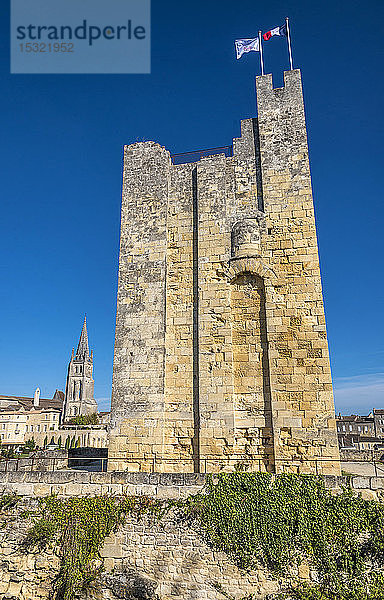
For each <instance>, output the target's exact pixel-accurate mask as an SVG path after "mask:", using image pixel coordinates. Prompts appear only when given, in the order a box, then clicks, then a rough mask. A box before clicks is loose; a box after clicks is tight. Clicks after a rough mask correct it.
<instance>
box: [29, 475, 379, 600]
mask: <svg viewBox="0 0 384 600" xmlns="http://www.w3.org/2000/svg"><path fill="white" fill-rule="evenodd" d="M171 507H175V508H176V509H177V510H178V512H179V515H180V516H182V517H183V518H184V519H185V520H186V521H187V522H188V521H189V522H193V523H194V524H195V525H196V524H198V526H199V529H200V530H201V532H202V533H203V535H204V536H205V537H206V539H207V540H208V541H209V543H211V544H212V546H214V547H216V548H217V549H220V550H223V551H224V552H226V553H227V554H228V555H230V556H231V557H232V559H233V560H235V561H236V563H237V564H238V565H239V566H240V567H241V568H243V569H245V570H247V569H250V568H253V567H257V566H259V565H264V566H265V567H267V568H268V569H269V570H270V571H271V572H272V573H273V574H274V575H275V576H276V577H281V578H283V579H286V577H287V575H288V571H289V567H291V566H292V565H295V564H296V565H299V564H300V563H302V562H303V561H304V562H306V563H308V565H310V567H311V568H313V569H314V570H315V571H316V572H317V575H318V581H319V583H318V584H316V585H314V584H309V583H308V584H303V583H298V582H297V581H295V580H294V578H293V580H292V587H291V589H289V590H287V591H286V592H284V593H281V594H280V595H279V596H278V597H279V598H281V599H291V600H384V592H383V590H384V576H383V573H382V568H383V566H384V505H382V504H380V503H378V502H375V501H367V500H363V499H362V498H361V497H359V496H354V495H353V494H352V491H351V490H349V489H345V490H344V491H343V493H342V494H339V495H336V496H334V495H332V494H331V492H330V491H328V490H327V489H326V488H325V486H324V482H323V480H322V479H321V478H320V477H314V476H298V475H281V476H279V477H277V478H274V477H273V476H271V475H269V474H264V473H255V474H250V473H240V472H237V473H231V474H220V475H218V476H215V477H211V478H209V479H208V482H207V485H206V488H205V490H204V491H203V492H202V493H200V494H197V495H195V496H191V497H189V498H188V499H187V500H182V501H181V500H180V501H163V502H160V501H154V500H151V499H150V498H147V497H142V496H140V497H123V498H116V497H107V496H100V497H94V498H71V499H68V500H59V499H58V498H56V497H49V498H45V499H44V500H42V501H41V510H42V513H41V516H40V517H39V518H37V519H36V521H35V524H34V526H33V527H32V529H31V530H30V531H29V533H28V536H27V539H26V544H27V545H34V546H40V547H42V546H44V545H45V544H47V543H48V544H49V543H51V544H54V545H57V546H58V548H59V554H60V557H61V569H60V573H59V576H58V580H57V586H56V600H73V598H74V597H75V595H76V594H77V593H78V592H79V591H80V590H81V589H83V587H84V586H85V585H86V584H89V583H90V582H91V581H92V580H94V579H95V578H96V577H97V575H98V573H99V570H98V569H97V567H96V566H95V564H96V563H95V559H97V557H98V553H99V550H100V547H101V546H102V544H103V542H104V540H105V538H106V536H108V535H109V534H110V533H111V532H113V531H116V530H117V528H118V527H119V525H120V524H122V523H123V522H124V518H125V516H126V515H127V514H132V515H136V516H137V517H140V516H141V515H143V514H152V515H155V516H157V517H158V518H161V517H162V515H163V514H164V512H166V511H167V510H168V509H169V508H171ZM249 598H251V597H249Z"/></svg>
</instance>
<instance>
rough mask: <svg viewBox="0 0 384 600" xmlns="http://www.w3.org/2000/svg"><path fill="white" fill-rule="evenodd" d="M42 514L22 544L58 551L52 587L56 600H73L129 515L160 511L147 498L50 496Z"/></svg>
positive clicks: (95, 573)
mask: <svg viewBox="0 0 384 600" xmlns="http://www.w3.org/2000/svg"><path fill="white" fill-rule="evenodd" d="M41 511H42V514H41V516H39V518H37V519H36V521H35V523H34V525H33V527H32V528H31V529H30V530H29V532H28V534H27V537H26V539H25V542H24V545H25V547H26V548H28V547H38V548H44V547H45V546H46V545H49V544H51V545H55V546H58V548H59V555H60V559H61V567H60V572H59V575H58V578H57V582H56V585H55V599H56V600H73V598H75V596H76V594H77V593H79V592H81V591H82V590H84V589H85V588H86V587H87V586H89V585H90V584H91V582H92V581H94V580H95V579H96V578H97V576H98V574H99V572H100V570H99V569H98V568H96V567H95V565H94V560H95V559H96V558H97V557H98V553H99V550H100V548H101V546H102V544H103V542H104V540H105V538H106V537H107V536H108V535H109V534H110V533H112V532H113V531H116V530H117V528H118V526H119V525H121V523H123V521H124V518H125V516H126V515H127V514H128V513H131V514H134V515H136V516H137V517H139V516H141V515H142V514H144V513H149V512H152V513H156V512H158V511H159V505H158V503H156V502H154V501H152V500H150V499H149V498H147V497H145V496H142V497H123V498H114V497H108V496H96V497H93V498H70V499H67V500H59V499H58V498H56V497H55V496H50V497H48V498H44V499H42V500H41Z"/></svg>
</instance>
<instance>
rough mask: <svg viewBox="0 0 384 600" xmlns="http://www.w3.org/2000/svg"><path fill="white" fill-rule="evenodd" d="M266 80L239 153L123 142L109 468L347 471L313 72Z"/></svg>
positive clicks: (236, 143)
mask: <svg viewBox="0 0 384 600" xmlns="http://www.w3.org/2000/svg"><path fill="white" fill-rule="evenodd" d="M256 88H257V105H258V118H257V119H247V120H244V121H242V123H241V137H240V138H237V139H234V140H233V152H226V153H225V152H222V153H218V154H216V155H210V156H206V157H204V158H201V159H200V160H198V161H196V162H193V163H191V162H189V163H186V164H174V161H172V157H171V156H170V153H169V152H168V151H167V150H166V149H165V148H163V147H161V146H160V145H158V144H156V143H155V142H143V143H135V144H132V145H130V146H127V147H126V148H125V158H124V181H123V199H122V211H121V246H120V266H119V283H118V300H117V322H116V340H115V358H114V372H113V392H112V415H111V421H112V423H111V431H110V447H109V457H110V460H109V468H110V469H111V470H130V471H139V470H140V471H157V472H161V471H163V472H193V471H195V472H217V471H220V470H233V469H235V468H244V469H247V470H252V471H259V470H260V471H270V472H275V473H281V472H288V471H289V472H301V473H322V474H339V472H340V463H339V452H338V444H337V436H336V427H335V415H334V404H333V395H332V380H331V371H330V363H329V356H328V347H327V336H326V327H325V318H324V307H323V299H322V291H321V279H320V270H319V259H318V249H317V240H316V228H315V220H314V209H313V202H312V190H311V179H310V170H309V160H308V145H307V135H306V124H305V115H304V105H303V96H302V87H301V77H300V71H299V70H294V71H288V72H286V73H285V75H284V87H283V88H279V89H273V86H272V77H271V75H265V76H261V77H257V79H256ZM227 154H231V155H230V156H227Z"/></svg>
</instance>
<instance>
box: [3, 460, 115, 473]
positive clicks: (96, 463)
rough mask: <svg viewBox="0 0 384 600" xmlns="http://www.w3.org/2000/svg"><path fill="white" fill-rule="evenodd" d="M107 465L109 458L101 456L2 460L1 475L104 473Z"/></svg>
mask: <svg viewBox="0 0 384 600" xmlns="http://www.w3.org/2000/svg"><path fill="white" fill-rule="evenodd" d="M107 464H108V458H105V457H99V456H96V457H90V456H76V457H72V456H71V457H67V458H66V457H61V456H57V457H47V458H44V457H34V456H31V457H30V458H0V473H9V472H15V471H18V472H29V473H30V472H32V471H34V472H37V471H40V472H48V471H49V472H50V471H68V470H76V471H95V472H96V471H97V472H102V471H106V470H107Z"/></svg>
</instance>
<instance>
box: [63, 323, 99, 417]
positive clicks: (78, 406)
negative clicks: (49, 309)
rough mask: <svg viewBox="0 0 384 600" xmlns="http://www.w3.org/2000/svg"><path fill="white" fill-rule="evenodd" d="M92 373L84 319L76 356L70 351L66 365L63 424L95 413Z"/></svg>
mask: <svg viewBox="0 0 384 600" xmlns="http://www.w3.org/2000/svg"><path fill="white" fill-rule="evenodd" d="M92 371H93V352H91V353H89V347H88V333H87V320H86V317H84V324H83V329H82V330H81V334H80V339H79V343H78V346H77V350H76V354H74V351H73V350H72V356H71V360H70V362H69V365H68V375H67V385H66V388H65V400H64V409H63V421H64V422H65V421H68V420H69V419H71V418H73V417H76V416H78V415H89V414H92V413H97V402H96V400H95V399H94V397H93V386H94V382H93V379H92Z"/></svg>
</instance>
